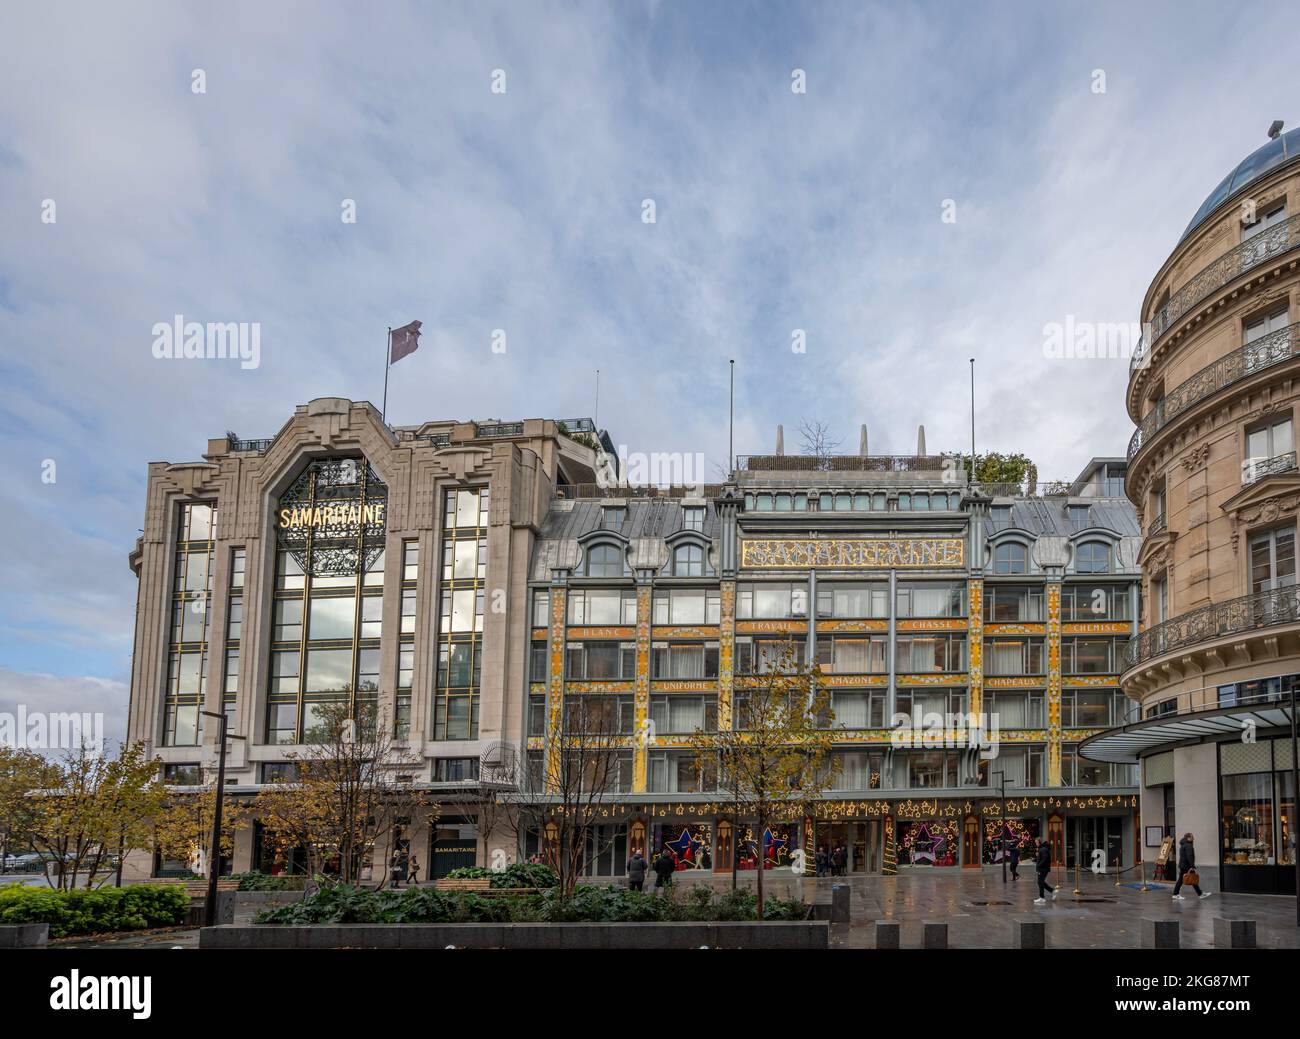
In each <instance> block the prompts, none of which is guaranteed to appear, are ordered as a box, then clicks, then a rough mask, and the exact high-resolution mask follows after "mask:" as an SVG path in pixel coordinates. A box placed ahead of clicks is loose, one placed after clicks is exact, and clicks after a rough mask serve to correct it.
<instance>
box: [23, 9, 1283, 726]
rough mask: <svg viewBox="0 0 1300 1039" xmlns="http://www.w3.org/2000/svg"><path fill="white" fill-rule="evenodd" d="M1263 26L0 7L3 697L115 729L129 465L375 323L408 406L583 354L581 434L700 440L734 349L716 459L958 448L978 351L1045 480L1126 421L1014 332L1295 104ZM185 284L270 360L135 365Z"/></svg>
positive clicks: (534, 388) (851, 14)
mask: <svg viewBox="0 0 1300 1039" xmlns="http://www.w3.org/2000/svg"><path fill="white" fill-rule="evenodd" d="M1292 17H1293V12H1292V11H1291V10H1290V9H1289V8H1288V7H1287V6H1285V5H1283V4H1276V5H1269V4H1254V3H1245V4H1236V5H1232V6H1229V5H1211V4H1193V3H1186V2H1184V3H1177V4H1156V3H1152V4H1143V5H1140V7H1139V5H1135V4H1132V3H1116V4H1105V3H1089V4H1086V5H1085V4H1064V3H1062V4H1050V3H1041V2H1032V3H1028V2H1027V3H1009V2H999V3H967V2H961V3H958V2H951V3H913V4H891V5H875V4H867V3H849V2H841V3H826V4H818V3H811V2H809V3H791V4H782V3H767V4H760V3H753V4H749V3H733V4H725V3H721V2H709V3H696V2H686V0H681V2H658V3H656V2H635V0H618V2H616V3H615V2H609V3H603V4H598V3H554V4H552V3H542V2H515V3H501V4H489V3H458V4H452V3H420V4H404V3H396V2H374V0H371V2H368V3H364V4H356V5H348V4H326V3H312V4H302V5H294V4H285V3H267V2H259V3H255V4H254V3H249V4H239V3H235V4H222V5H219V6H218V5H210V4H197V3H194V4H185V3H166V4H164V3H157V4H144V3H125V4H114V5H104V4H98V3H95V4H91V3H86V4H65V3H57V2H49V3H42V4H27V5H22V6H17V5H14V6H11V7H10V8H9V9H8V10H7V12H6V15H5V23H6V24H5V28H4V32H3V34H0V431H2V435H3V437H4V450H3V452H0V467H3V469H2V476H3V478H2V479H0V498H2V500H0V535H2V536H0V552H3V553H4V560H3V564H4V580H3V589H4V592H3V597H2V598H0V710H12V709H13V706H12V705H13V704H15V703H17V702H25V703H28V704H29V705H32V706H33V707H35V706H37V705H40V706H45V707H48V708H55V707H67V708H72V707H75V708H76V709H78V710H98V709H102V708H103V707H104V706H107V709H108V710H109V711H110V713H111V712H112V711H113V710H114V707H113V705H114V704H117V705H119V707H118V709H117V713H116V715H113V716H112V717H110V722H109V729H110V735H112V734H113V730H114V726H115V725H116V726H117V730H118V731H120V726H121V717H122V715H123V714H124V708H125V699H126V693H125V689H126V686H125V682H126V680H127V678H128V675H129V672H130V652H131V634H132V613H133V608H134V600H135V582H134V578H133V577H132V575H131V573H130V571H129V569H128V567H127V562H126V559H127V553H128V551H129V550H130V548H131V546H132V544H133V543H134V540H135V538H136V535H137V532H138V528H139V527H140V525H141V522H142V520H141V515H142V511H143V506H144V481H145V472H146V464H147V463H148V462H150V461H157V460H166V461H173V462H175V461H184V460H192V459H196V458H198V456H199V455H200V454H201V453H202V451H203V449H204V447H205V442H206V440H207V438H209V437H213V436H220V435H221V434H222V433H224V432H225V431H226V430H228V429H230V430H235V431H237V432H238V433H239V434H241V435H242V436H245V437H261V436H270V435H272V434H273V433H275V431H276V430H277V429H279V427H280V426H281V425H282V424H283V423H284V421H285V420H286V419H287V418H288V416H289V415H290V413H291V412H292V409H293V406H294V405H295V404H297V403H301V402H305V401H308V400H310V399H311V398H313V397H318V396H325V395H339V396H347V397H353V398H356V399H369V400H372V401H375V402H378V401H379V399H380V396H381V393H382V380H383V361H382V358H383V351H384V329H385V326H387V325H400V324H404V323H406V322H408V321H410V320H412V319H420V320H422V321H423V322H424V332H425V335H424V338H423V340H422V345H421V348H420V350H419V352H418V353H417V354H415V355H414V356H412V357H410V358H408V359H406V360H404V361H402V362H401V364H400V365H399V366H398V367H397V368H394V370H393V380H392V384H391V387H390V395H389V417H390V419H391V420H392V421H394V422H398V423H407V422H416V421H420V420H423V419H429V418H447V417H457V418H463V419H468V418H476V419H482V418H488V417H500V418H506V419H511V418H524V417H567V416H575V415H589V414H592V413H593V411H595V382H596V375H595V373H596V369H598V368H599V369H600V372H601V391H600V405H599V416H598V417H599V420H600V423H601V425H602V426H606V427H608V429H609V431H610V433H611V436H612V437H613V439H614V441H615V443H617V444H625V445H627V447H628V449H629V450H632V451H667V452H702V453H703V454H704V456H705V458H706V459H707V463H708V465H709V467H710V471H715V467H716V466H718V465H722V464H725V460H726V452H727V428H726V416H727V396H726V394H727V360H728V359H729V358H735V360H736V376H737V377H736V397H737V407H736V449H737V451H738V452H740V453H748V452H752V451H767V450H770V449H771V447H772V444H773V442H774V439H775V429H776V425H777V423H784V424H785V426H786V430H787V438H786V439H787V445H788V446H790V447H791V448H793V447H795V446H797V437H796V436H795V435H794V434H793V430H794V429H795V427H797V425H798V423H799V421H800V419H801V418H809V419H818V420H821V421H824V422H826V423H827V424H828V425H829V426H830V427H831V429H832V431H833V433H834V435H836V436H837V437H840V438H842V439H843V442H844V446H845V447H846V448H847V449H850V450H852V449H855V448H856V445H857V430H858V426H859V424H860V423H864V422H865V423H867V425H868V426H869V428H870V431H871V450H872V452H873V453H877V454H883V453H910V452H911V451H912V450H913V448H914V445H915V435H916V433H915V431H916V426H917V424H918V423H924V424H925V426H926V429H927V440H928V446H929V448H930V450H931V451H936V450H945V449H958V448H961V447H963V446H965V445H966V444H967V442H968V439H969V410H968V393H969V388H968V382H967V379H968V366H967V359H968V358H969V357H972V356H974V357H976V358H977V359H978V362H977V364H978V369H977V372H978V376H977V377H978V389H977V413H978V437H979V442H980V448H981V450H983V449H986V448H988V449H999V450H1008V451H1017V450H1018V451H1024V452H1026V453H1028V454H1029V455H1031V456H1032V457H1033V458H1034V459H1035V461H1037V463H1038V465H1039V469H1040V472H1041V473H1042V475H1043V476H1044V477H1047V478H1064V477H1069V476H1073V475H1074V474H1075V473H1077V471H1078V470H1079V469H1080V468H1081V466H1082V465H1083V464H1084V462H1086V460H1087V459H1088V458H1089V457H1091V456H1094V455H1107V454H1121V453H1123V450H1124V447H1125V444H1126V443H1127V440H1128V436H1129V433H1130V431H1131V424H1130V423H1129V421H1128V419H1127V417H1126V415H1125V412H1124V408H1123V403H1122V398H1123V387H1124V383H1125V372H1126V362H1125V361H1124V360H1123V359H1118V360H1115V359H1111V360H1077V359H1075V360H1060V359H1052V358H1048V357H1046V356H1045V355H1044V347H1043V343H1044V328H1045V326H1047V325H1049V324H1051V323H1053V322H1065V321H1067V320H1070V319H1072V320H1074V321H1076V322H1096V323H1107V324H1109V323H1116V322H1124V323H1128V322H1133V321H1136V320H1137V318H1138V308H1139V305H1140V301H1141V297H1142V294H1143V292H1144V290H1145V289H1146V287H1147V284H1148V282H1149V280H1150V278H1151V276H1152V275H1153V274H1154V273H1155V271H1156V268H1157V267H1158V266H1159V264H1160V263H1161V261H1162V260H1163V259H1164V257H1165V256H1166V255H1167V254H1168V252H1169V250H1170V249H1171V247H1172V246H1173V244H1174V243H1175V242H1176V241H1177V239H1178V237H1179V235H1180V234H1181V233H1182V230H1183V228H1184V226H1185V225H1186V223H1187V221H1188V220H1189V218H1190V217H1191V214H1192V213H1193V212H1194V211H1195V210H1196V208H1197V207H1198V205H1199V204H1200V202H1201V200H1202V199H1203V198H1204V196H1205V195H1206V194H1208V193H1209V191H1210V190H1211V189H1212V188H1213V187H1214V186H1215V185H1216V184H1217V183H1218V181H1219V180H1220V179H1221V178H1222V176H1223V175H1224V173H1225V172H1226V171H1227V170H1228V169H1229V168H1230V167H1231V166H1233V165H1235V164H1236V163H1237V162H1238V161H1239V160H1240V159H1241V158H1242V157H1244V156H1245V155H1246V154H1247V153H1248V152H1249V151H1251V150H1253V149H1254V148H1256V147H1258V146H1259V145H1260V144H1262V143H1263V141H1264V139H1265V138H1264V132H1265V129H1266V128H1267V127H1268V124H1269V122H1270V121H1271V120H1273V119H1275V118H1281V119H1289V120H1291V125H1295V124H1296V123H1300V111H1297V110H1296V109H1295V108H1294V103H1295V102H1294V99H1295V98H1296V97H1297V96H1300V93H1298V92H1297V87H1298V86H1300V67H1297V65H1296V63H1295V62H1293V61H1285V60H1278V58H1279V56H1280V53H1281V52H1280V51H1279V53H1278V54H1272V55H1271V54H1270V53H1269V52H1270V51H1271V50H1272V49H1273V48H1275V47H1279V46H1280V45H1279V44H1277V43H1275V42H1274V39H1273V37H1271V36H1270V34H1269V33H1268V32H1267V31H1261V27H1263V26H1269V25H1272V26H1274V27H1281V26H1283V25H1285V24H1289V22H1290V21H1291V20H1292ZM196 70H201V78H202V80H203V83H202V85H203V86H204V88H205V89H204V90H203V91H202V92H196V90H195V86H196ZM796 70H802V80H803V82H804V83H805V84H806V90H805V91H804V92H797V91H796V90H794V89H792V84H794V83H795V82H796V78H795V77H796V76H797V75H798V74H797V73H796ZM1099 73H1100V74H1099ZM494 83H495V84H496V85H497V87H498V89H497V90H496V91H494V90H493V85H494ZM502 83H504V88H505V89H504V92H501V91H500V86H501V85H502ZM345 199H351V200H354V202H355V207H356V221H355V223H345V222H344V221H343V219H342V207H343V204H344V200H345ZM647 199H648V200H652V201H653V203H654V217H655V219H654V222H652V223H650V222H647V221H646V220H645V219H644V218H643V215H644V213H645V212H646V206H645V200H647ZM47 200H53V202H54V209H53V214H54V220H53V222H49V220H48V215H49V213H50V207H49V205H48V203H47ZM43 215H44V216H45V217H46V219H43ZM945 217H947V219H945ZM176 314H183V315H184V316H185V319H186V320H191V321H200V322H208V321H221V322H230V321H234V322H258V323H260V326H261V345H262V349H261V363H260V365H259V366H258V367H257V368H256V369H251V370H244V369H241V368H240V366H239V365H238V363H233V362H229V361H219V360H191V361H168V360H159V359H156V358H155V357H154V356H153V354H152V351H151V346H152V343H153V335H152V329H153V326H154V325H155V323H157V322H166V321H171V320H172V318H173V316H174V315H176ZM497 329H500V330H503V331H504V332H505V344H506V349H505V352H504V353H494V352H493V350H492V336H493V333H494V330H497ZM796 330H802V333H803V335H804V337H805V341H806V350H805V351H804V352H796V351H795V350H793V349H792V341H793V337H794V336H795V334H796ZM48 461H53V462H54V463H55V468H54V469H53V470H51V468H50V467H49V466H48V464H47V462H48ZM51 472H52V473H53V474H54V477H55V478H54V480H53V482H49V481H48V475H49V474H50V473H51ZM43 474H46V476H47V479H45V480H43V479H42V475H43Z"/></svg>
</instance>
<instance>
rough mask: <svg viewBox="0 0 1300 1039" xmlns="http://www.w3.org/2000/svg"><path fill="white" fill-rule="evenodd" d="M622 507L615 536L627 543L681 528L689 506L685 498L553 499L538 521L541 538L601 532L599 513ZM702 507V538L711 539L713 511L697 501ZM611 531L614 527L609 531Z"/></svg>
mask: <svg viewBox="0 0 1300 1039" xmlns="http://www.w3.org/2000/svg"><path fill="white" fill-rule="evenodd" d="M616 504H622V505H623V506H624V507H625V508H626V509H627V519H626V521H625V522H624V523H623V526H622V527H621V528H618V533H619V534H622V535H623V536H624V537H625V538H628V539H629V540H634V539H636V538H663V537H667V536H668V535H669V534H675V533H676V532H677V531H679V530H681V529H682V509H683V508H684V507H691V506H692V502H691V501H690V500H689V499H688V500H687V501H685V502H683V501H681V500H680V499H677V498H631V499H626V500H623V499H619V500H614V499H609V498H603V499H581V500H572V499H570V500H567V501H566V500H556V501H553V502H552V503H551V507H550V509H549V510H548V511H547V513H546V519H544V520H543V521H542V531H541V537H542V538H557V539H567V538H578V537H581V536H582V535H583V534H588V533H590V532H591V531H593V530H600V529H601V519H602V510H603V509H605V508H608V507H609V506H611V505H616ZM700 506H703V508H704V510H705V512H704V536H705V537H706V538H715V537H717V536H718V534H719V532H720V527H721V524H719V522H718V514H717V511H716V510H715V509H714V507H713V503H712V502H698V503H695V507H697V508H698V507H700ZM609 529H614V528H609Z"/></svg>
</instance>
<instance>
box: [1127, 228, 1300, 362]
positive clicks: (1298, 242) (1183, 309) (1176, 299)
mask: <svg viewBox="0 0 1300 1039" xmlns="http://www.w3.org/2000/svg"><path fill="white" fill-rule="evenodd" d="M1297 246H1300V215H1297V216H1293V217H1291V218H1290V219H1289V220H1284V221H1282V223H1280V224H1275V225H1274V226H1273V227H1269V228H1265V229H1264V230H1263V231H1260V232H1259V233H1258V234H1255V235H1252V236H1251V237H1250V238H1247V239H1246V240H1245V241H1244V242H1242V243H1241V244H1240V245H1238V246H1237V247H1236V248H1233V249H1229V250H1228V251H1227V252H1226V253H1224V254H1223V255H1222V256H1220V257H1219V258H1218V259H1217V260H1215V261H1214V262H1213V263H1211V264H1209V265H1208V266H1206V267H1204V268H1202V269H1201V270H1200V271H1198V272H1197V273H1196V275H1195V276H1194V277H1193V278H1192V279H1191V280H1190V281H1188V282H1187V284H1186V285H1184V286H1183V287H1182V288H1180V289H1179V290H1178V291H1177V292H1175V293H1174V294H1173V295H1172V296H1170V297H1169V299H1168V300H1167V301H1166V302H1165V305H1164V306H1163V307H1161V308H1160V309H1159V310H1157V311H1156V312H1155V314H1153V315H1152V317H1151V330H1150V333H1149V335H1148V336H1147V339H1146V341H1145V342H1144V343H1143V346H1142V348H1141V349H1139V350H1135V351H1134V352H1133V357H1132V359H1131V360H1130V362H1129V372H1130V373H1132V372H1134V371H1136V370H1137V369H1138V368H1140V367H1141V366H1142V363H1143V358H1145V356H1146V355H1147V353H1148V352H1149V351H1150V350H1151V349H1152V348H1153V347H1154V346H1155V344H1156V342H1157V341H1158V340H1159V339H1160V337H1161V336H1162V335H1164V334H1165V333H1166V332H1167V331H1169V329H1170V328H1171V327H1173V324H1174V322H1176V321H1177V320H1178V319H1179V318H1180V317H1182V316H1183V315H1184V314H1186V313H1187V312H1188V311H1190V310H1191V309H1192V308H1193V307H1195V306H1196V304H1198V303H1200V302H1201V301H1202V300H1204V299H1205V298H1207V297H1208V296H1211V295H1213V294H1214V293H1215V292H1217V291H1218V290H1219V289H1221V288H1223V286H1225V285H1227V284H1228V283H1229V282H1231V281H1233V280H1235V279H1236V278H1238V277H1240V276H1241V275H1243V274H1245V273H1246V272H1248V271H1251V270H1253V269H1254V268H1256V267H1259V266H1260V265H1262V264H1264V263H1267V262H1268V261H1269V260H1271V259H1273V258H1274V257H1276V256H1280V255H1281V254H1283V253H1286V252H1289V251H1290V250H1292V249H1295V248H1296V247H1297Z"/></svg>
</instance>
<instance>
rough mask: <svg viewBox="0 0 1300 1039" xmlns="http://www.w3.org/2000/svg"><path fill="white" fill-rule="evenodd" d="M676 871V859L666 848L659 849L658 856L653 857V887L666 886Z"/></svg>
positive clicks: (671, 880) (670, 882)
mask: <svg viewBox="0 0 1300 1039" xmlns="http://www.w3.org/2000/svg"><path fill="white" fill-rule="evenodd" d="M676 872H677V859H676V858H674V857H673V854H672V852H670V851H669V850H668V849H667V848H663V849H661V850H660V852H659V858H657V859H655V878H656V879H655V887H657V888H659V887H662V888H667V887H668V886H669V885H670V884H672V882H673V874H674V873H676Z"/></svg>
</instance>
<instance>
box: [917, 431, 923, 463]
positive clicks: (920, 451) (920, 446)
mask: <svg viewBox="0 0 1300 1039" xmlns="http://www.w3.org/2000/svg"><path fill="white" fill-rule="evenodd" d="M916 453H917V454H918V455H919V456H920V457H922V458H924V457H925V427H924V426H917V427H916Z"/></svg>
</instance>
